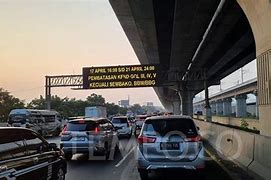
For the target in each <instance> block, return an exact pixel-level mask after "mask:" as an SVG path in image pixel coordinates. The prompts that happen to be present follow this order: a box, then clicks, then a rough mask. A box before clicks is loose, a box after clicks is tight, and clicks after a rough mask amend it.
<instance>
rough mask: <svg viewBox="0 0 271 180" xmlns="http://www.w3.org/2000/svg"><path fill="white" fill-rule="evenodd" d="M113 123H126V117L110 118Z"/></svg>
mask: <svg viewBox="0 0 271 180" xmlns="http://www.w3.org/2000/svg"><path fill="white" fill-rule="evenodd" d="M112 123H113V124H124V123H127V118H114V119H113V120H112Z"/></svg>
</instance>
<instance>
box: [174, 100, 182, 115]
mask: <svg viewBox="0 0 271 180" xmlns="http://www.w3.org/2000/svg"><path fill="white" fill-rule="evenodd" d="M172 107H173V108H172V109H173V114H174V115H180V114H181V101H178V100H176V101H173V102H172Z"/></svg>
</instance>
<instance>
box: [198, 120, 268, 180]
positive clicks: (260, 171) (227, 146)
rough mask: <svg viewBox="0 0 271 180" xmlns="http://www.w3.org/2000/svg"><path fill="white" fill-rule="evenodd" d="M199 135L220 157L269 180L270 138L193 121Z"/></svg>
mask: <svg viewBox="0 0 271 180" xmlns="http://www.w3.org/2000/svg"><path fill="white" fill-rule="evenodd" d="M195 123H196V124H197V126H198V127H199V128H200V133H201V135H202V137H203V138H204V139H206V140H207V141H208V142H209V143H210V144H211V145H212V146H213V147H214V148H215V149H216V150H217V151H218V152H219V154H220V155H221V157H222V158H226V159H228V160H232V161H234V162H235V163H237V164H238V165H239V166H240V167H242V168H243V169H245V170H248V171H249V172H250V171H252V172H253V173H255V174H257V175H258V176H261V177H262V178H264V179H266V180H270V179H271V137H265V136H261V135H258V134H253V133H249V132H245V131H242V130H238V129H233V128H229V127H225V126H221V125H218V124H214V123H208V122H204V121H199V120H195Z"/></svg>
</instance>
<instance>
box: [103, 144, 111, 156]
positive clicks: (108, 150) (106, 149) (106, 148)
mask: <svg viewBox="0 0 271 180" xmlns="http://www.w3.org/2000/svg"><path fill="white" fill-rule="evenodd" d="M104 149H105V151H104V155H105V159H106V160H109V157H110V149H109V148H108V144H107V143H105V145H104Z"/></svg>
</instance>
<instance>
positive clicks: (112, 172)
mask: <svg viewBox="0 0 271 180" xmlns="http://www.w3.org/2000/svg"><path fill="white" fill-rule="evenodd" d="M52 140H54V139H52ZM136 144H137V143H136V138H135V137H134V136H133V137H132V138H131V139H127V138H120V152H119V153H117V155H116V156H115V158H114V160H112V161H110V160H109V161H106V160H95V159H96V158H102V157H89V156H87V155H82V154H76V155H74V156H73V158H72V160H71V161H68V167H67V168H68V170H67V175H66V180H76V179H78V180H79V179H80V180H89V179H94V178H95V180H105V179H110V180H120V177H123V179H127V177H128V176H129V173H131V170H133V169H134V168H135V167H136V165H135V160H134V158H133V164H127V162H130V160H128V159H127V158H129V159H130V158H131V155H132V154H133V152H134V149H135V147H136ZM123 165H124V166H123ZM130 179H132V180H138V179H140V178H139V177H138V176H137V175H136V176H133V178H130Z"/></svg>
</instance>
